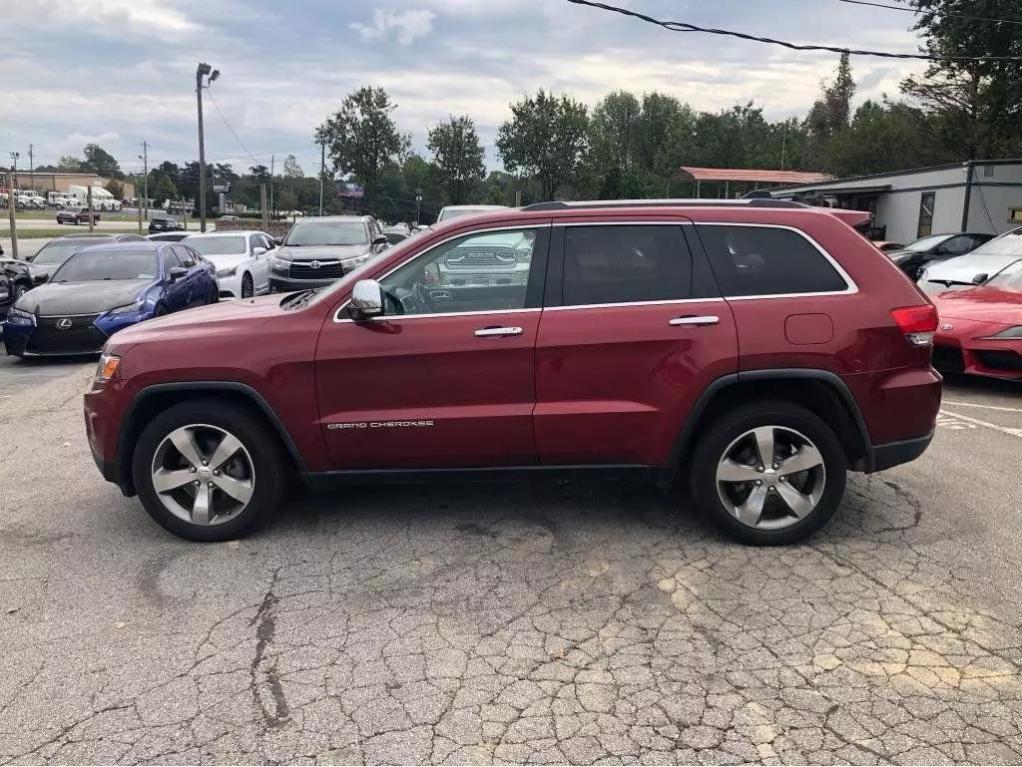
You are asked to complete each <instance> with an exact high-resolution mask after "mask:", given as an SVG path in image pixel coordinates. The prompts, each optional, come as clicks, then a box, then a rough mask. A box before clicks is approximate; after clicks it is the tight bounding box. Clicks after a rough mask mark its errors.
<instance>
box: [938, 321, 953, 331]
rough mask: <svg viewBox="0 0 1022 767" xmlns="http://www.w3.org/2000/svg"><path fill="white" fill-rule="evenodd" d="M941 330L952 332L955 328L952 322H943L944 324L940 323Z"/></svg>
mask: <svg viewBox="0 0 1022 767" xmlns="http://www.w3.org/2000/svg"><path fill="white" fill-rule="evenodd" d="M940 329H941V330H944V331H950V330H954V329H955V326H954V325H953V324H952V323H950V322H942V323H940Z"/></svg>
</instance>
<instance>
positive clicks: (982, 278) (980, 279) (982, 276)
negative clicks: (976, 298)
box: [972, 272, 990, 285]
mask: <svg viewBox="0 0 1022 767" xmlns="http://www.w3.org/2000/svg"><path fill="white" fill-rule="evenodd" d="M989 276H990V275H988V274H987V273H986V272H980V273H979V274H977V275H976V276H975V277H973V278H972V284H973V285H982V284H983V283H984V282H986V281H987V277H989Z"/></svg>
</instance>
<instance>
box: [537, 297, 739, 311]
mask: <svg viewBox="0 0 1022 767" xmlns="http://www.w3.org/2000/svg"><path fill="white" fill-rule="evenodd" d="M706 303H724V299H723V298H722V297H721V296H714V297H711V298H668V299H662V300H659V301H619V302H616V303H612V304H571V305H570V306H546V307H544V308H543V311H545V312H564V311H569V310H571V309H613V308H620V307H622V306H667V305H671V304H706Z"/></svg>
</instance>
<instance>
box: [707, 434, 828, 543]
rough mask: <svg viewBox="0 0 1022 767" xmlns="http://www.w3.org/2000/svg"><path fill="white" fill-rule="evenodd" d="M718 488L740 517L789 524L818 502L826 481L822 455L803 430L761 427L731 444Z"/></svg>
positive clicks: (761, 525)
mask: <svg viewBox="0 0 1022 767" xmlns="http://www.w3.org/2000/svg"><path fill="white" fill-rule="evenodd" d="M716 479H717V493H718V495H719V496H720V500H721V502H722V503H723V504H724V507H725V508H726V509H727V511H728V512H729V513H730V514H731V515H732V516H733V517H734V518H735V519H737V520H738V521H739V522H741V523H742V524H744V525H748V526H749V527H753V528H758V529H763V530H779V529H782V528H785V527H790V526H792V525H794V524H796V523H798V522H800V521H801V520H803V519H805V518H806V517H808V516H809V515H810V514H811V513H812V512H813V511H814V510H815V509H816V507H817V506H818V505H819V503H820V499H821V498H822V497H823V491H824V488H825V487H826V483H827V472H826V467H825V466H824V461H823V455H822V454H821V453H820V450H819V449H818V448H817V447H816V445H814V444H813V443H812V441H811V440H810V439H809V438H808V437H806V436H805V435H804V434H802V433H801V432H798V431H796V430H795V429H792V428H789V427H787V426H758V427H756V428H754V429H750V430H749V431H747V432H745V433H744V434H742V435H741V436H739V437H738V438H737V439H735V440H734V441H732V442H731V444H730V445H728V447H727V449H725V450H724V454H723V455H722V456H721V458H720V461H719V462H718V464H717V476H716Z"/></svg>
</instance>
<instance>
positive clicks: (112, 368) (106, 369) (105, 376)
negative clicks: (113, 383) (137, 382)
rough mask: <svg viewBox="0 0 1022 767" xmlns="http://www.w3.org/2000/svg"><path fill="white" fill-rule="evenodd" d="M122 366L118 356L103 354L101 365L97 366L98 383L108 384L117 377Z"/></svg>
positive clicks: (100, 359) (100, 358) (96, 379)
mask: <svg viewBox="0 0 1022 767" xmlns="http://www.w3.org/2000/svg"><path fill="white" fill-rule="evenodd" d="M120 366H121V358H120V357H118V356H117V355H116V354H101V355H100V357H99V365H97V366H96V378H95V381H96V383H106V382H107V381H109V380H110V379H111V378H113V377H114V376H115V375H117V369H118V368H119V367H120Z"/></svg>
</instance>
